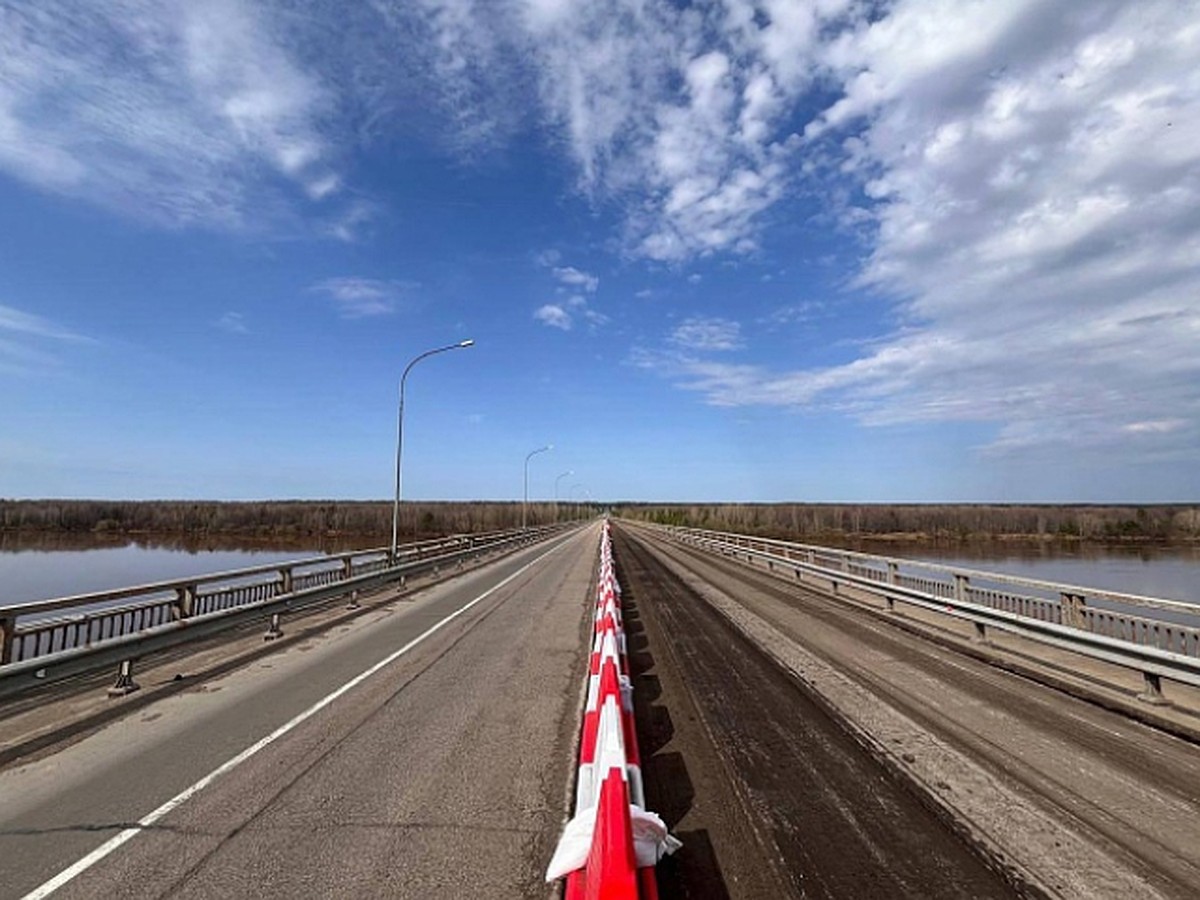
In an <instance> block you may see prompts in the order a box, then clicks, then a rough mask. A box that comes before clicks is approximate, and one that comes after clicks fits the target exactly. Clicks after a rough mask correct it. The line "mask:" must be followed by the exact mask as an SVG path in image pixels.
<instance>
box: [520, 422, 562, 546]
mask: <svg viewBox="0 0 1200 900" xmlns="http://www.w3.org/2000/svg"><path fill="white" fill-rule="evenodd" d="M553 449H554V445H553V444H547V445H546V446H545V447H538V448H537V449H536V450H530V451H529V453H527V454H526V456H525V499H524V500H522V501H521V530H522V531H524V530H525V522H526V516H527V512H528V507H529V461H530V460H531V459H533V458H534V457H535V456H537V455H538V454H539V453H545V452H546V451H547V450H553Z"/></svg>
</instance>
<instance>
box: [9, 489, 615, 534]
mask: <svg viewBox="0 0 1200 900" xmlns="http://www.w3.org/2000/svg"><path fill="white" fill-rule="evenodd" d="M594 511H595V508H594V507H592V508H587V507H586V505H585V506H581V505H579V504H575V503H566V502H563V503H558V504H555V503H549V502H531V503H530V504H529V510H528V524H530V525H543V524H547V523H550V522H554V521H556V519H559V520H566V519H570V518H574V517H575V516H576V515H577V514H579V513H585V512H586V513H587V514H588V515H591V514H593V513H594ZM520 524H521V504H520V503H519V502H485V501H479V502H405V503H403V504H402V505H401V515H400V533H401V536H402V537H403V538H404V539H412V538H424V537H436V536H439V535H445V534H461V533H471V532H484V531H495V530H499V529H504V528H514V527H518V526H520ZM391 528H392V504H391V503H388V502H378V501H346V500H329V501H305V500H292V501H252V502H228V501H177V500H148V501H125V500H120V501H110V500H2V499H0V531H8V532H14V531H19V532H56V533H62V534H84V533H93V534H98V533H104V534H138V533H142V534H189V535H237V536H242V537H262V538H266V537H272V538H278V537H311V536H315V535H362V536H364V537H366V536H370V537H372V538H374V539H376V540H381V541H382V540H384V539H385V538H387V537H390V535H391Z"/></svg>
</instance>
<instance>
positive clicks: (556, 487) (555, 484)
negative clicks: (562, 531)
mask: <svg viewBox="0 0 1200 900" xmlns="http://www.w3.org/2000/svg"><path fill="white" fill-rule="evenodd" d="M574 474H575V470H574V469H567V471H565V472H563V473H562V474H561V475H559V476H558V477H557V478H555V479H554V521H555V522H557V521H558V483H559V482H560V481H562V480H563V479H564V478H566V477H567V476H568V475H574Z"/></svg>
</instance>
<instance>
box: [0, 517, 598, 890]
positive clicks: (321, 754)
mask: <svg viewBox="0 0 1200 900" xmlns="http://www.w3.org/2000/svg"><path fill="white" fill-rule="evenodd" d="M598 543H599V533H598V528H597V527H595V526H592V527H588V528H585V529H584V530H583V531H581V532H575V533H573V534H572V535H571V536H568V537H566V538H565V539H564V538H559V539H555V540H552V541H550V542H547V543H543V544H540V545H538V546H536V547H534V548H531V549H529V550H525V551H521V552H519V553H517V554H514V555H513V556H511V557H508V558H506V559H504V560H502V561H499V562H497V563H495V564H492V565H488V566H485V567H483V568H481V569H479V570H475V571H473V572H471V573H469V574H466V575H463V576H462V577H460V578H457V579H454V580H452V581H450V582H447V583H444V584H440V585H435V586H433V587H431V588H428V589H426V590H424V591H421V592H419V594H418V595H416V597H415V598H414V599H408V600H405V601H401V602H396V603H394V604H390V605H389V606H387V607H385V608H383V609H382V610H380V611H378V612H372V613H370V614H368V615H366V616H363V617H362V618H360V619H357V620H355V621H354V622H352V623H349V624H346V625H343V626H341V627H339V628H336V629H334V630H332V631H330V632H328V633H327V634H324V635H322V636H321V637H319V638H314V639H312V640H309V641H307V642H305V643H303V644H300V645H298V646H294V647H290V648H287V649H286V650H284V651H282V652H280V653H277V654H272V655H270V656H268V657H266V658H265V659H262V660H260V661H258V662H255V663H253V664H251V665H250V666H248V667H246V668H244V669H240V670H238V671H236V672H233V673H232V674H229V675H226V676H224V677H221V678H218V679H215V680H212V681H210V682H208V683H206V684H203V685H200V686H197V687H196V688H194V689H191V690H188V691H186V692H183V693H180V694H177V695H175V696H172V697H169V698H166V699H164V700H162V701H161V702H158V703H155V704H153V705H152V706H149V707H146V708H145V709H142V710H140V711H138V712H136V713H135V714H134V715H133V716H132V717H130V718H126V719H124V720H121V721H118V722H116V723H114V724H111V725H109V726H107V727H106V728H104V729H102V730H101V731H99V732H97V733H95V734H92V735H90V736H88V737H86V738H85V739H83V740H80V741H79V742H77V743H75V744H73V745H72V746H70V747H67V748H65V749H63V750H61V751H60V752H56V753H54V754H52V755H48V756H45V757H44V758H42V759H40V760H37V761H34V762H30V763H27V764H25V765H20V766H15V767H11V768H9V769H7V770H5V771H3V772H0V896H3V897H14V898H16V897H25V896H29V895H31V894H32V895H34V896H41V895H46V894H47V893H48V889H49V888H55V890H54V891H53V895H54V896H55V897H62V898H77V897H78V898H85V897H86V898H95V897H105V898H109V900H116V898H123V897H131V898H132V897H138V898H143V897H165V896H171V897H188V898H201V897H205V898H209V897H211V898H229V897H258V898H270V897H281V898H282V897H287V898H295V897H318V896H323V897H333V896H337V897H349V896H353V897H377V896H388V897H422V898H428V897H447V898H449V897H456V898H461V897H545V896H546V895H547V890H548V889H547V887H546V885H545V884H544V883H543V882H542V874H543V871H544V867H545V865H546V863H547V861H548V859H549V856H550V854H551V852H552V851H553V847H554V842H555V841H556V840H557V836H558V833H559V831H560V828H561V825H562V822H563V817H564V813H565V807H566V802H567V790H568V783H569V779H570V778H571V777H572V771H573V768H572V767H573V759H572V748H573V746H574V743H575V734H576V730H577V727H578V720H579V704H580V700H581V698H580V693H579V692H580V685H581V684H582V683H583V673H584V666H585V664H586V653H585V650H584V648H585V647H586V627H587V624H589V623H588V622H586V621H585V611H586V610H587V609H588V608H589V603H590V601H591V597H592V589H593V581H592V580H593V577H594V567H595V560H596V550H597V547H598ZM451 616H453V618H448V617H451ZM431 629H433V630H432V631H431ZM414 642H415V643H414ZM338 691H341V693H340V694H339V693H337V692H338ZM331 697H332V699H330V698H331ZM231 761H236V764H235V765H233V766H229V763H230V762H231ZM222 767H224V768H222ZM214 773H216V774H215V777H214ZM122 840H123V842H121V841H122ZM114 845H116V846H114ZM39 891H40V892H41V893H39Z"/></svg>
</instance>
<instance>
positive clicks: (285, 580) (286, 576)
mask: <svg viewBox="0 0 1200 900" xmlns="http://www.w3.org/2000/svg"><path fill="white" fill-rule="evenodd" d="M279 579H280V582H279V593H281V594H290V593H291V592H292V567H291V566H285V567H284V568H282V569H280V570H279Z"/></svg>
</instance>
